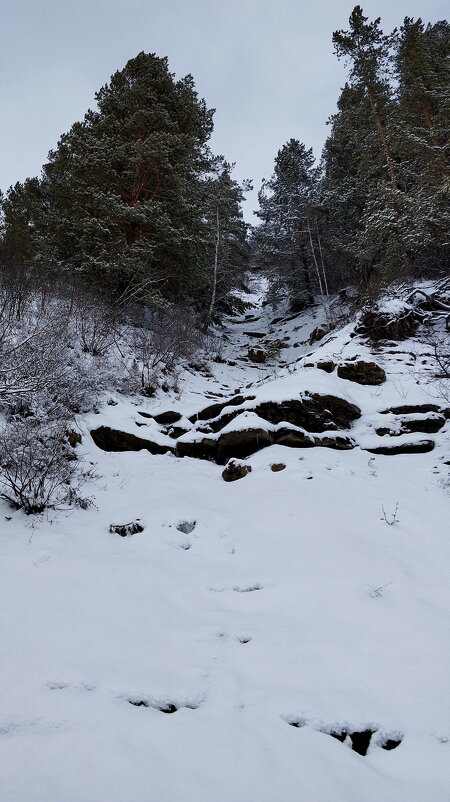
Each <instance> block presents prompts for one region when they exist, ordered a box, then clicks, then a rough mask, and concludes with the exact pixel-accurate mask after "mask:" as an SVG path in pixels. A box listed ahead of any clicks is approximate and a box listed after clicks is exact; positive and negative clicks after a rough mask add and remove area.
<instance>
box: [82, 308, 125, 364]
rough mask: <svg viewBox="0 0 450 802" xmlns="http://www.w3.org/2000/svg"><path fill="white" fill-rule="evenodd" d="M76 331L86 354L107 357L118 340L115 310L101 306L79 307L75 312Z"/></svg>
mask: <svg viewBox="0 0 450 802" xmlns="http://www.w3.org/2000/svg"><path fill="white" fill-rule="evenodd" d="M75 331H76V334H77V336H78V338H79V340H80V343H81V347H82V349H83V351H84V352H85V353H86V354H91V355H92V356H105V355H106V354H107V353H108V351H110V350H111V348H112V347H113V345H115V343H116V342H117V338H118V321H117V315H116V314H115V310H114V309H111V308H110V309H108V308H107V307H103V306H101V305H100V304H98V305H89V306H79V307H78V308H77V310H76V312H75Z"/></svg>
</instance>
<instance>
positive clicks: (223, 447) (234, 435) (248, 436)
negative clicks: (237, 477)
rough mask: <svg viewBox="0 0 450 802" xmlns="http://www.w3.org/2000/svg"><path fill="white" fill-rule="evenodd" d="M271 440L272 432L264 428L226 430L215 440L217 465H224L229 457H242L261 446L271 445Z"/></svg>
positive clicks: (258, 449) (272, 439)
mask: <svg viewBox="0 0 450 802" xmlns="http://www.w3.org/2000/svg"><path fill="white" fill-rule="evenodd" d="M273 442H274V437H273V435H272V433H271V432H266V431H265V430H264V429H245V430H243V431H237V432H226V434H222V435H220V437H219V439H218V440H217V462H218V463H219V465H225V463H226V462H228V460H229V459H230V457H236V458H237V459H244V458H245V457H249V456H250V454H254V453H255V452H256V451H260V450H261V449H262V448H266V447H267V446H271V445H272V443H273Z"/></svg>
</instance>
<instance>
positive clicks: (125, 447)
mask: <svg viewBox="0 0 450 802" xmlns="http://www.w3.org/2000/svg"><path fill="white" fill-rule="evenodd" d="M91 437H92V439H93V441H94V443H95V445H96V446H98V447H99V448H101V449H103V451H141V450H142V449H146V450H147V451H150V454H165V453H166V452H167V451H171V452H172V454H173V453H174V452H175V449H174V448H173V446H161V445H159V443H153V442H152V441H151V440H144V438H142V437H136V435H135V434H130V433H129V432H121V431H119V430H118V429H111V428H110V427H109V426H99V428H98V429H91Z"/></svg>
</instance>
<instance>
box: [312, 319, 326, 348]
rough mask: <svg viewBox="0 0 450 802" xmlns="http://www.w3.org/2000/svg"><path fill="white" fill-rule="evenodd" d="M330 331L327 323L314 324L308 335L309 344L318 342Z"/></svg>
mask: <svg viewBox="0 0 450 802" xmlns="http://www.w3.org/2000/svg"><path fill="white" fill-rule="evenodd" d="M330 331H331V328H330V326H329V325H328V324H327V323H321V324H320V326H316V328H315V329H313V331H312V332H311V334H310V335H309V344H310V345H314V343H318V342H319V341H320V340H323V338H324V337H325V336H326V335H327V334H329V333H330Z"/></svg>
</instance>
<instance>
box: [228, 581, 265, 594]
mask: <svg viewBox="0 0 450 802" xmlns="http://www.w3.org/2000/svg"><path fill="white" fill-rule="evenodd" d="M263 587H264V585H260V583H259V582H255V583H254V584H253V585H235V586H234V588H233V590H235V591H236V593H252V592H253V591H254V590H262V589H263Z"/></svg>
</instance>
